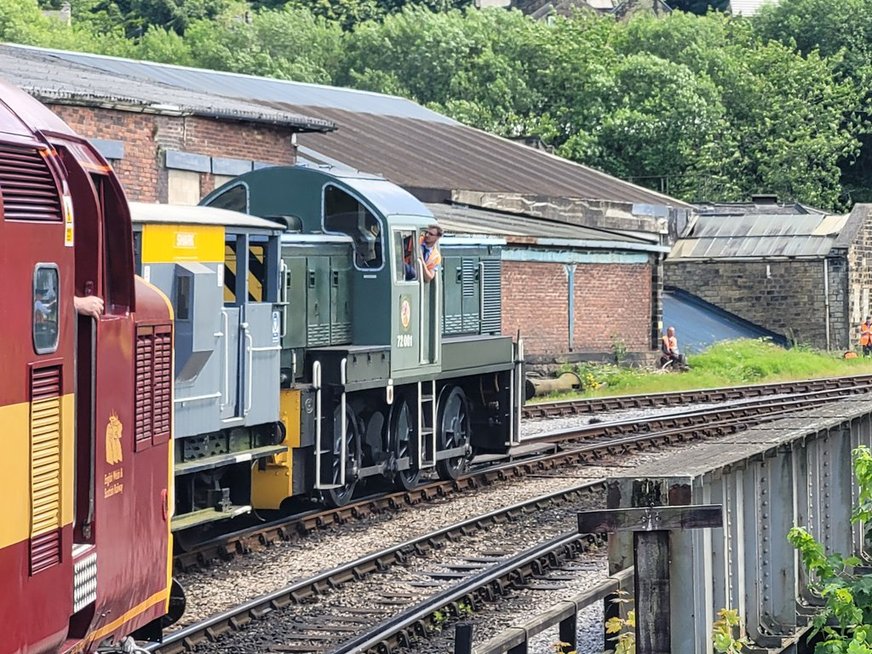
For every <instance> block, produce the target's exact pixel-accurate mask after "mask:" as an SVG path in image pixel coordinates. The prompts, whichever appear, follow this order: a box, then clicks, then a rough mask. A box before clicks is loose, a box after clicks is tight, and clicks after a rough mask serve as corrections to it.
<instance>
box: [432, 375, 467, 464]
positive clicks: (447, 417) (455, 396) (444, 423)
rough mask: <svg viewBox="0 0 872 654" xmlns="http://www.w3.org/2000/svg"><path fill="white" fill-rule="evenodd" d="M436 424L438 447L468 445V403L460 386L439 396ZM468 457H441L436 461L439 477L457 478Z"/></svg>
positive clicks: (441, 448)
mask: <svg viewBox="0 0 872 654" xmlns="http://www.w3.org/2000/svg"><path fill="white" fill-rule="evenodd" d="M440 400H441V401H440V402H439V411H438V412H437V415H436V424H437V425H439V434H440V440H439V449H440V450H449V449H452V448H455V447H461V446H464V445H469V436H470V431H469V403H468V402H467V400H466V394H465V393H464V392H463V389H462V388H460V386H455V387H453V388H452V389H451V391H450V392H449V393H447V394H443V397H442V398H440ZM467 463H468V459H467V457H466V456H465V455H461V456H456V457H452V458H450V459H442V460H441V461H439V462H437V463H436V472H437V473H439V479H442V480H445V481H447V480H449V479H457V478H458V477H459V476H460V475H462V474H463V472H464V471H465V470H466V465H467Z"/></svg>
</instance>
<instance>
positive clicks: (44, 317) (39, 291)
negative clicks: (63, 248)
mask: <svg viewBox="0 0 872 654" xmlns="http://www.w3.org/2000/svg"><path fill="white" fill-rule="evenodd" d="M59 286H60V284H59V278H58V268H57V266H56V265H55V264H53V263H48V264H38V265H37V266H36V270H35V271H34V274H33V349H34V350H35V351H36V353H37V354H48V353H50V352H54V351H55V350H57V348H58V288H59Z"/></svg>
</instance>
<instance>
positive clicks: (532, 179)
mask: <svg viewBox="0 0 872 654" xmlns="http://www.w3.org/2000/svg"><path fill="white" fill-rule="evenodd" d="M0 55H2V58H0V74H5V75H10V72H12V73H13V74H14V75H13V76H12V81H14V82H15V83H17V84H19V85H20V86H22V87H24V88H26V89H28V90H30V91H32V92H33V93H34V94H35V95H36V96H37V97H40V98H41V99H46V100H51V99H52V97H53V94H56V93H58V92H59V91H58V90H59V89H60V94H59V95H58V98H57V99H58V100H63V99H64V98H63V95H74V94H77V96H78V97H80V98H81V97H84V98H86V99H87V97H88V93H93V95H94V101H95V103H96V104H99V101H100V100H101V99H102V98H103V97H104V96H106V97H108V96H111V94H112V93H118V89H119V87H121V88H123V93H124V94H134V93H135V94H136V95H137V97H141V98H142V99H143V100H145V99H147V98H150V100H151V102H154V103H168V102H172V103H176V104H178V103H183V102H184V101H185V99H186V98H190V99H189V100H188V102H195V101H196V102H199V103H203V104H208V103H214V104H215V105H216V106H220V107H222V108H223V109H224V110H230V109H231V108H232V107H236V108H237V109H238V110H239V111H243V110H246V111H247V110H250V111H252V112H256V111H261V112H263V113H264V114H265V115H270V112H272V114H275V115H280V116H294V115H298V116H315V117H317V118H318V119H319V120H321V121H323V123H324V124H325V125H331V124H335V125H336V126H337V127H338V128H339V129H338V131H337V132H335V133H333V134H331V135H330V136H329V137H323V136H317V137H313V136H303V137H301V138H300V143H301V144H302V145H304V146H307V147H308V148H309V149H310V150H311V153H310V154H309V155H308V156H309V158H310V159H312V158H315V159H317V158H318V156H319V155H320V156H323V157H326V158H327V159H332V160H336V161H342V162H345V163H346V164H348V165H350V166H352V167H354V168H357V169H359V170H367V171H371V172H376V173H379V174H381V175H383V176H384V177H386V178H387V179H389V180H390V181H392V182H394V183H396V184H399V185H400V186H405V187H417V188H428V189H448V190H458V189H464V190H475V191H496V192H502V191H505V192H518V193H532V194H539V195H548V196H555V197H573V198H580V199H588V200H609V201H616V202H631V203H638V204H646V205H658V206H672V207H680V208H689V207H690V205H688V204H686V203H684V202H681V201H680V200H677V199H674V198H671V197H669V196H666V195H663V194H661V193H657V192H655V191H651V190H648V189H645V188H643V187H640V186H636V185H635V184H631V183H629V182H625V181H623V180H620V179H617V178H615V177H611V176H610V175H606V174H605V173H602V172H599V171H597V170H594V169H592V168H589V167H586V166H582V165H579V164H576V163H573V162H571V161H568V160H566V159H562V158H560V157H557V156H554V155H552V154H549V153H547V152H543V151H541V150H536V149H533V148H529V147H527V146H524V145H521V144H518V143H514V142H512V141H510V140H508V139H504V138H500V137H497V136H494V135H492V134H488V133H486V132H483V131H480V130H477V129H473V128H471V127H467V126H465V125H462V124H460V123H458V122H457V121H454V120H452V119H450V118H448V117H446V116H443V115H441V114H438V113H436V112H434V111H430V110H429V109H426V108H424V107H422V106H420V105H418V104H416V103H414V102H411V101H409V100H405V99H403V98H398V97H393V96H387V95H382V94H378V93H369V92H364V91H356V90H351V89H341V88H336V87H329V86H320V85H315V84H301V83H298V82H288V81H284V80H274V79H267V78H263V77H255V76H252V75H239V74H235V73H224V72H217V71H208V70H201V69H195V68H186V67H182V66H171V65H167V64H157V63H152V62H145V61H134V60H129V59H120V58H117V57H105V56H98V55H90V54H82V53H73V52H64V51H59V50H48V49H44V48H30V47H24V46H11V45H3V46H0ZM122 79H123V80H124V84H123V85H120V84H119V80H122ZM95 89H96V91H95ZM237 118H243V119H244V117H243V116H241V115H240V116H238V117H237Z"/></svg>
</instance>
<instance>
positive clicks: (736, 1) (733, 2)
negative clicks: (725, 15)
mask: <svg viewBox="0 0 872 654" xmlns="http://www.w3.org/2000/svg"><path fill="white" fill-rule="evenodd" d="M774 2H777V0H730V11H732V12H733V15H734V16H738V15H742V16H753V15H754V14H756V13H757V12H758V11H759V10H760V7H762V6H763V5H765V4H768V3H774Z"/></svg>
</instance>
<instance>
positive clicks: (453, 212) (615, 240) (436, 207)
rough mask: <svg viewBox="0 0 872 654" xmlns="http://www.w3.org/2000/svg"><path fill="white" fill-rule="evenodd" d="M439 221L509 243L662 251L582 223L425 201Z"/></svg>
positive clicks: (459, 230) (453, 230)
mask: <svg viewBox="0 0 872 654" xmlns="http://www.w3.org/2000/svg"><path fill="white" fill-rule="evenodd" d="M426 206H427V208H428V209H430V211H432V212H433V215H434V216H435V217H436V218H437V220H438V221H439V224H440V225H441V226H442V227H443V228H444V229H445V230H446V231H447V232H449V233H452V234H475V235H483V236H501V237H504V238H505V239H506V240H507V241H508V242H509V243H526V244H529V245H537V244H539V245H548V246H552V245H557V244H563V246H564V247H586V248H593V249H596V248H602V249H609V250H615V249H626V250H643V251H650V252H654V251H663V250H665V249H666V248H664V247H662V246H660V245H659V244H657V243H652V242H651V241H650V240H648V239H644V238H636V237H633V236H632V235H628V234H626V233H623V232H618V231H612V230H607V229H598V228H593V227H582V226H579V225H570V224H567V223H562V222H557V221H553V220H546V219H543V218H537V217H533V216H525V215H523V214H517V213H508V212H503V211H493V210H490V209H479V208H476V207H467V206H464V205H457V204H440V203H427V204H426Z"/></svg>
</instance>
